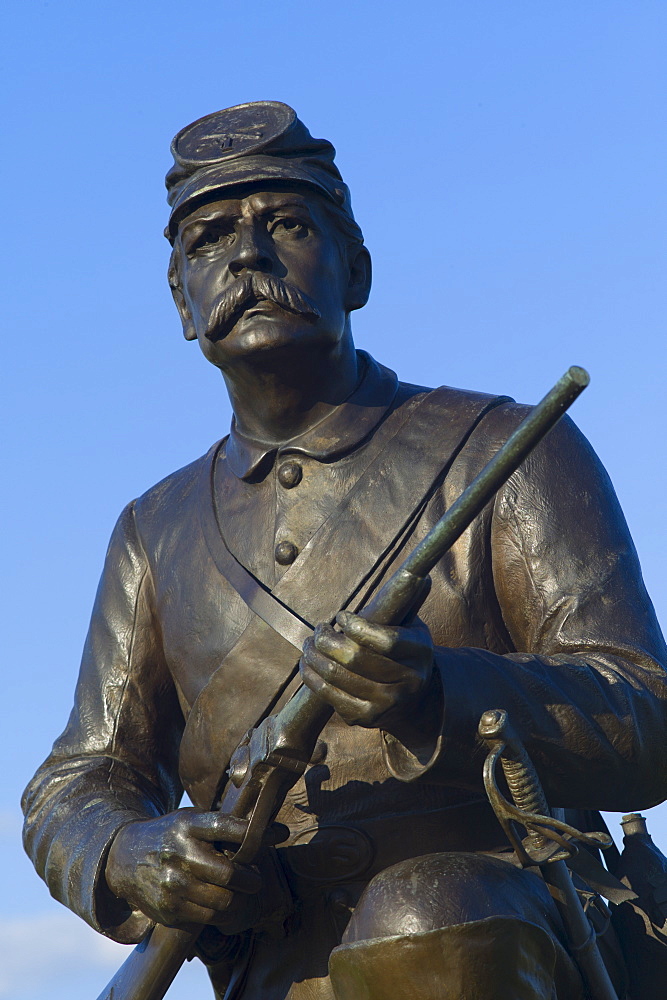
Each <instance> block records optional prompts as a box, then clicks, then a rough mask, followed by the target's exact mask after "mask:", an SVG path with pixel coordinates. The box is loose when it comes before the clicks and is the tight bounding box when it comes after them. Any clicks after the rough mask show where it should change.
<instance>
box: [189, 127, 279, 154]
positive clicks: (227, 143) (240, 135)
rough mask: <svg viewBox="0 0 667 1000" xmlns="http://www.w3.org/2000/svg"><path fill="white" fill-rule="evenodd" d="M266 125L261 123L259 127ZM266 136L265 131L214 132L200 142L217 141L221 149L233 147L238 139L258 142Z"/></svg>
mask: <svg viewBox="0 0 667 1000" xmlns="http://www.w3.org/2000/svg"><path fill="white" fill-rule="evenodd" d="M265 127H266V126H264V125H260V126H259V128H265ZM263 137H264V133H263V132H259V131H257V132H214V133H213V135H207V136H205V137H204V138H203V139H202V140H200V142H215V143H217V144H218V146H219V147H220V149H221V150H223V149H232V148H233V147H234V141H235V140H236V139H246V140H248V139H249V140H250V141H251V142H258V141H259V140H260V139H262V138H263Z"/></svg>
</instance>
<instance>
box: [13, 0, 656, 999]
mask: <svg viewBox="0 0 667 1000" xmlns="http://www.w3.org/2000/svg"><path fill="white" fill-rule="evenodd" d="M2 17H3V23H2V26H1V29H2V37H3V61H2V62H3V68H2V71H1V72H2V75H3V81H2V88H1V90H2V94H3V95H4V96H3V99H2V100H3V105H4V106H3V109H2V121H3V128H2V141H3V145H4V149H3V151H2V165H3V168H4V175H5V177H4V183H3V192H4V197H3V222H4V238H3V241H2V243H3V249H4V251H5V255H4V264H3V267H2V272H1V276H0V280H2V283H3V288H2V301H3V302H4V304H5V305H4V315H5V337H4V346H5V352H6V357H5V362H4V365H3V380H4V388H3V394H2V395H3V397H4V398H3V406H4V408H5V413H4V427H5V429H6V430H7V431H8V432H9V434H8V437H9V441H8V446H7V451H6V458H5V462H4V464H5V468H6V471H7V477H6V480H5V488H4V491H3V494H2V496H3V501H4V518H3V520H4V526H5V549H6V570H5V574H4V576H5V579H4V582H3V587H4V590H3V596H2V604H1V606H2V609H3V612H4V616H5V617H4V623H3V627H2V634H3V640H4V641H3V654H4V659H5V664H6V666H5V682H4V698H3V721H2V725H1V726H0V732H1V733H2V775H3V777H2V794H1V797H0V844H1V846H2V852H3V856H2V868H3V873H4V875H3V883H4V892H3V896H2V900H1V901H0V907H1V908H2V912H1V913H0V924H1V925H2V926H0V952H2V951H6V952H7V954H6V956H4V958H3V961H2V963H0V967H1V968H2V970H3V971H0V998H2V1000H5V998H6V1000H9V998H11V1000H38V998H42V997H44V996H45V995H47V993H48V995H49V997H50V998H51V1000H65V998H67V1000H90V998H91V997H93V996H96V995H97V992H98V990H99V989H100V988H101V986H102V985H103V983H104V982H105V981H106V979H107V977H108V973H109V971H110V970H111V968H113V967H114V965H115V964H117V962H118V956H117V953H116V952H117V949H116V948H115V946H111V945H109V946H107V945H105V944H104V942H103V941H102V939H99V940H98V939H97V938H96V937H95V935H93V934H92V932H90V933H88V932H87V931H86V928H85V927H84V925H83V924H81V923H80V922H79V921H77V919H76V918H74V917H73V916H71V915H69V914H67V913H66V911H64V910H63V908H62V907H60V906H59V905H58V904H56V903H54V902H52V901H51V900H50V898H49V897H48V894H47V892H46V889H45V888H44V886H43V885H42V884H41V883H40V882H39V880H38V879H37V878H36V876H35V875H34V873H33V872H32V869H31V868H30V867H29V864H28V862H27V860H25V859H24V858H23V856H22V853H21V851H20V848H19V846H18V818H17V800H18V797H19V794H20V791H21V789H22V787H23V785H24V784H25V782H26V780H27V779H28V778H29V776H30V775H31V773H32V771H33V770H34V768H35V767H36V765H37V764H38V763H39V762H40V760H41V759H42V758H43V757H44V756H45V755H46V753H47V752H48V750H49V747H50V743H51V741H52V740H53V738H54V737H55V736H56V735H57V734H58V732H59V731H60V730H61V729H62V728H63V726H64V723H65V721H66V717H67V714H68V711H69V707H70V703H71V696H72V689H73V686H74V681H75V677H76V672H77V668H78V660H79V655H80V649H81V645H82V642H83V639H84V635H85V630H86V627H87V620H88V615H89V611H90V607H91V603H92V599H93V595H94V591H95V587H96V583H97V578H98V575H99V571H100V568H101V564H102V560H103V556H104V551H105V547H106V543H107V539H108V536H109V533H110V531H111V528H112V526H113V523H114V521H115V518H116V516H117V515H118V513H119V511H120V509H121V508H122V507H123V506H124V504H125V503H126V501H127V500H129V499H131V498H132V497H134V496H137V495H138V494H140V493H142V492H143V491H144V490H145V489H146V488H147V487H149V486H150V485H151V484H152V483H154V482H155V481H157V480H158V479H160V478H161V477H163V476H164V475H166V474H167V473H169V472H170V471H172V470H173V469H175V468H178V467H179V466H181V465H183V464H185V463H186V462H188V461H189V460H191V459H192V458H193V457H195V456H197V455H199V454H201V453H202V452H203V451H205V450H206V448H207V447H208V446H209V444H210V443H211V442H212V441H214V440H216V439H217V438H219V437H221V436H222V435H223V434H224V433H225V432H226V430H227V427H228V423H229V416H230V414H229V407H228V404H227V400H226V398H225V396H224V394H223V387H222V382H221V379H220V378H219V376H218V374H217V373H216V372H215V371H214V370H213V369H212V368H210V366H207V364H206V362H205V361H204V360H203V359H202V358H201V357H200V356H199V354H198V348H197V346H196V345H194V344H188V343H186V342H185V341H184V340H183V339H182V337H181V334H180V328H179V323H178V320H177V316H176V312H175V310H174V309H173V306H172V304H171V300H170V295H169V290H168V288H167V283H166V279H165V271H166V266H167V250H168V247H167V243H166V241H165V240H164V239H163V237H162V229H163V226H164V224H165V220H166V205H165V202H164V188H163V177H164V173H165V171H166V169H167V167H168V166H169V143H170V140H171V137H172V135H173V134H174V133H175V132H176V131H177V130H178V129H179V128H181V127H182V126H183V125H185V124H187V123H188V122H190V121H192V120H193V119H195V118H198V117H200V116H201V115H203V114H206V113H207V112H210V111H213V110H217V109H218V108H222V107H227V106H229V105H232V104H236V103H239V102H242V101H249V100H256V99H276V100H282V101H286V102H287V103H289V104H292V105H293V106H294V107H295V108H296V109H297V111H298V113H299V115H300V117H301V118H302V119H303V121H305V122H306V124H307V125H308V126H309V128H310V130H311V132H312V133H313V134H314V135H318V136H325V137H327V138H330V139H332V140H333V142H334V143H335V145H336V146H337V149H338V163H339V165H340V168H341V170H342V173H343V175H344V177H345V179H346V180H347V182H348V184H349V185H350V187H351V189H352V196H353V203H354V206H355V210H356V214H357V217H358V219H359V222H360V223H361V225H362V227H363V228H364V231H365V233H366V237H367V243H368V246H369V248H370V250H371V252H372V254H373V257H374V263H375V284H374V290H373V294H372V297H371V301H370V303H369V305H368V306H367V308H366V309H365V310H364V311H363V312H362V313H359V314H356V316H355V331H356V336H357V340H358V342H359V344H360V345H361V346H363V347H366V348H368V349H369V350H371V352H372V353H374V354H375V355H376V356H377V357H379V358H380V359H381V360H383V361H384V362H385V363H387V364H389V365H391V366H392V367H395V368H396V369H397V370H398V371H399V372H400V374H401V375H402V376H403V377H404V378H406V379H408V380H410V381H415V382H425V383H427V384H437V383H440V382H447V383H449V384H452V385H460V386H465V387H470V388H477V389H482V390H486V391H493V392H505V393H509V394H511V395H514V396H515V397H517V398H519V399H521V400H522V401H526V402H531V401H536V400H537V399H538V398H539V397H540V396H541V394H542V393H543V392H544V391H545V390H546V388H547V387H548V386H549V385H550V384H551V383H552V382H553V381H554V380H555V379H556V378H557V377H558V376H559V375H560V374H561V373H562V371H563V370H564V369H565V368H566V367H567V366H568V365H569V364H573V363H577V364H581V365H584V366H585V367H587V368H588V369H589V370H590V372H591V375H592V383H591V387H590V388H589V389H588V390H587V392H586V394H585V395H584V397H583V398H582V399H581V400H580V401H579V402H578V403H577V404H576V408H575V410H574V411H573V416H574V417H575V419H576V420H577V421H578V422H579V424H580V426H581V427H582V428H583V430H584V431H585V433H586V434H587V435H588V436H589V437H590V439H591V440H592V442H593V444H594V446H595V448H596V449H597V450H598V452H599V454H600V455H601V457H602V459H603V461H604V462H605V464H606V465H607V467H608V469H609V471H610V473H611V475H612V478H613V480H614V482H615V485H616V488H617V491H618V493H619V496H620V498H621V502H622V504H623V506H624V509H625V511H626V515H627V517H628V520H629V522H630V525H631V528H632V531H633V534H634V537H635V540H636V543H637V547H638V549H639V552H640V556H641V558H642V563H643V566H644V571H645V576H646V580H647V584H648V586H649V590H650V591H651V593H652V595H653V598H654V601H655V603H656V607H657V609H658V614H659V616H660V617H661V619H662V621H663V623H665V622H666V621H667V585H666V584H665V581H664V567H665V564H666V563H667V543H666V541H665V532H664V518H665V492H666V487H667V473H666V470H665V459H664V452H665V449H664V444H663V441H664V436H665V429H666V428H665V416H664V400H663V395H664V393H663V385H664V376H665V359H666V349H665V315H666V309H665V306H666V304H667V303H666V302H665V291H664V287H665V286H664V281H663V274H664V268H665V256H666V254H665V233H666V232H667V219H666V217H665V216H666V214H667V213H666V198H665V182H664V176H665V165H666V164H665V160H666V155H665V154H666V141H665V127H664V126H665V118H666V113H665V112H666V109H665V96H666V95H665V90H666V87H665V84H666V82H667V81H666V69H665V66H666V62H665V38H666V37H667V8H666V7H665V4H664V2H662V0H653V2H648V0H633V2H629V0H625V2H621V0H583V2H582V0H561V2H559V3H555V4H554V3H551V4H547V3H546V2H542V0H538V2H535V0H525V2H517V0H503V2H502V3H498V2H496V0H466V2H465V3H463V2H458V3H454V2H449V0H445V2H442V0H440V2H437V3H436V2H416V3H410V4H402V3H397V2H394V0H386V2H384V3H375V4H373V3H370V2H368V0H356V2H339V3H336V4H332V5H328V4H324V3H316V2H313V0H310V2H306V0H281V2H276V0H272V2H266V0H255V2H254V3H252V4H238V3H231V2H228V0H217V2H212V0H201V2H200V3H198V4H194V5H187V4H183V3H175V2H173V0H162V2H160V3H159V4H158V3H155V2H152V0H144V2H139V3H129V2H128V0H116V2H114V3H95V4H91V3H84V2H82V0H65V2H60V3H58V2H54V0H50V2H30V0H23V2H21V3H19V2H17V0H13V2H9V3H8V4H7V5H6V7H5V11H4V14H3V16H2ZM652 822H653V828H654V831H655V832H656V833H657V834H658V835H659V838H660V837H661V838H662V843H663V847H665V846H666V845H667V809H666V808H665V807H663V808H662V809H658V810H656V812H655V817H654V819H653V820H652ZM3 977H4V978H3ZM201 981H202V980H201V973H200V970H198V969H196V968H194V963H193V967H191V968H189V969H188V970H187V973H186V974H185V975H184V978H183V979H182V980H180V981H179V983H178V984H177V985H176V986H175V987H174V988H173V990H172V992H171V993H170V995H169V996H170V998H173V1000H185V998H186V997H187V998H188V1000H192V998H193V997H195V998H196V997H198V996H202V997H206V996H208V993H207V989H206V987H204V986H203V985H200V986H197V985H196V984H197V983H200V982H201Z"/></svg>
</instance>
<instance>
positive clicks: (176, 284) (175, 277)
mask: <svg viewBox="0 0 667 1000" xmlns="http://www.w3.org/2000/svg"><path fill="white" fill-rule="evenodd" d="M177 253H178V251H177V250H174V251H173V253H172V255H171V260H170V261H169V271H168V274H167V278H168V281H169V287H170V288H171V294H172V296H173V299H174V303H175V305H176V308H177V309H178V315H179V316H180V317H181V323H182V324H183V336H184V337H185V339H186V340H196V339H197V331H196V330H195V327H194V323H193V322H192V314H191V313H190V310H189V309H188V304H187V302H186V301H185V296H184V295H183V290H182V288H181V282H180V278H179V274H178V266H177Z"/></svg>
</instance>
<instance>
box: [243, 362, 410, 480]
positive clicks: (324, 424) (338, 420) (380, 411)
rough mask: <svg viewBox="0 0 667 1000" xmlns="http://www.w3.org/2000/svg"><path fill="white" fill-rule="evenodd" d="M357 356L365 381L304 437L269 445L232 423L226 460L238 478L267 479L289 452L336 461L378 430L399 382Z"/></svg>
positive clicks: (376, 364) (391, 375)
mask: <svg viewBox="0 0 667 1000" xmlns="http://www.w3.org/2000/svg"><path fill="white" fill-rule="evenodd" d="M357 354H358V355H359V360H360V361H361V363H362V364H363V365H365V371H364V374H363V377H362V379H361V382H360V383H359V385H358V386H357V388H356V389H355V390H354V392H353V393H352V395H351V396H349V397H348V398H347V399H346V400H345V402H344V403H341V404H340V406H337V407H336V409H335V410H334V411H333V412H332V413H329V414H328V415H327V416H326V417H324V418H323V419H322V420H320V421H319V423H317V424H315V426H314V427H311V428H310V429H309V430H308V431H306V432H305V433H304V434H299V435H298V436H297V437H294V438H291V439H290V440H289V441H284V442H282V443H281V444H280V445H274V444H272V445H267V444H266V442H263V441H256V440H254V439H253V438H250V437H247V436H246V435H245V434H242V433H241V432H240V431H239V430H238V428H237V427H236V421H235V420H232V428H231V431H230V434H229V438H228V439H227V445H226V458H227V463H228V465H229V467H230V469H231V470H232V472H233V473H234V475H235V476H236V477H237V478H238V479H250V478H255V477H262V478H263V476H265V475H266V474H267V472H268V471H269V469H270V468H271V467H272V465H273V463H274V462H275V460H276V458H277V456H278V455H283V454H285V453H287V452H290V453H295V454H300V455H307V456H309V457H310V458H316V459H319V460H320V461H323V460H325V459H333V458H336V457H337V456H339V455H342V454H343V453H345V452H348V451H351V450H352V449H353V448H355V447H356V446H357V445H358V444H360V443H361V442H362V441H363V440H364V438H366V437H367V436H368V435H369V434H370V433H371V431H373V430H374V429H375V428H376V427H377V425H378V424H379V423H380V421H381V420H382V418H383V417H384V415H385V414H386V412H387V410H388V409H389V407H390V406H391V404H392V402H393V401H394V397H395V396H396V392H397V389H398V379H397V377H396V375H395V373H394V372H393V371H391V370H390V369H389V368H385V367H384V365H381V364H378V362H377V361H375V360H374V359H373V358H372V357H371V356H370V354H367V353H366V351H357Z"/></svg>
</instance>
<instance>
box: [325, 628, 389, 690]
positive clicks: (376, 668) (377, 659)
mask: <svg viewBox="0 0 667 1000" xmlns="http://www.w3.org/2000/svg"><path fill="white" fill-rule="evenodd" d="M313 645H314V647H315V649H316V650H317V652H318V653H320V654H323V655H324V656H325V657H327V658H328V659H331V660H334V661H335V662H336V663H338V664H340V666H342V667H345V668H346V669H347V670H351V671H353V672H354V673H356V674H359V675H360V676H362V677H368V678H370V679H371V680H374V681H379V682H381V683H386V682H391V681H394V680H397V679H398V677H397V676H396V663H395V662H394V661H392V660H389V659H387V657H385V656H380V655H379V654H378V653H375V652H373V650H371V649H368V648H366V647H364V646H361V645H359V643H358V642H355V641H354V640H353V639H350V638H348V636H346V635H343V633H342V632H334V630H333V629H332V628H331V627H330V626H329V625H318V627H317V628H316V629H315V634H314V636H313ZM402 672H403V667H402V666H401V668H400V670H399V676H402Z"/></svg>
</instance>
